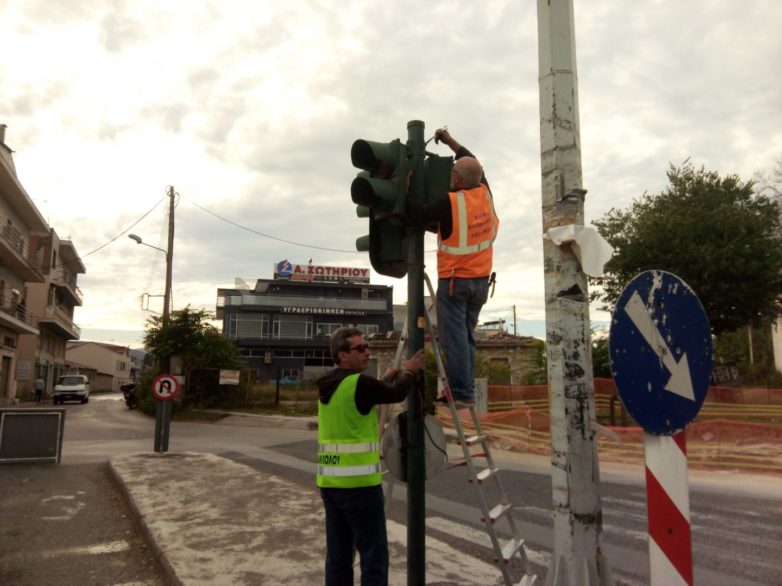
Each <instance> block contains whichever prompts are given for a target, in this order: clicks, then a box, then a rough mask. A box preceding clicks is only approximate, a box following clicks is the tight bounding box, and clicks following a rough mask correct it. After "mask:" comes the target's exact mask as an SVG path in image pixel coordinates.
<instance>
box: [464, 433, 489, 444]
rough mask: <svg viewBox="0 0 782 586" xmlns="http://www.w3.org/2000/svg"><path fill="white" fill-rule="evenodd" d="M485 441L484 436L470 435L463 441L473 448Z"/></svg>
mask: <svg viewBox="0 0 782 586" xmlns="http://www.w3.org/2000/svg"><path fill="white" fill-rule="evenodd" d="M485 439H486V436H485V435H471V436H470V437H468V438H465V439H464V443H465V445H467V446H474V445H476V444H480V443H482V442H483V441H484V440H485Z"/></svg>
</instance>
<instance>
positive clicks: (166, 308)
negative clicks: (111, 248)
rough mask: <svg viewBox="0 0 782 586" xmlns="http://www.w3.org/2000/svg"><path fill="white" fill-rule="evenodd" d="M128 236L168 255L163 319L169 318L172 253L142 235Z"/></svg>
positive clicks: (138, 242)
mask: <svg viewBox="0 0 782 586" xmlns="http://www.w3.org/2000/svg"><path fill="white" fill-rule="evenodd" d="M128 238H130V239H131V240H134V241H135V242H136V244H143V245H144V246H149V247H150V248H154V249H155V250H159V251H160V252H162V253H163V254H165V255H166V289H165V292H164V295H163V319H164V320H167V319H168V314H169V311H170V309H171V257H172V255H171V253H170V252H169V251H168V250H164V249H163V248H158V247H157V246H152V245H151V244H147V243H146V242H144V241H143V240H142V239H141V236H137V235H136V234H128Z"/></svg>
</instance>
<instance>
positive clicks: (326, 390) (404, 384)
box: [317, 368, 416, 415]
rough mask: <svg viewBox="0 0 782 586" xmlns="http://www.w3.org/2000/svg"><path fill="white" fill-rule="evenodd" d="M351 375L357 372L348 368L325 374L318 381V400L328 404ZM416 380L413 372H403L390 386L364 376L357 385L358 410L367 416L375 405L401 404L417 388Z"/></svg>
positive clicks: (361, 376) (336, 369) (359, 378)
mask: <svg viewBox="0 0 782 586" xmlns="http://www.w3.org/2000/svg"><path fill="white" fill-rule="evenodd" d="M351 374H356V371H354V370H350V369H347V368H335V369H333V370H330V371H329V372H327V373H326V374H324V375H323V376H322V377H321V378H319V379H318V381H317V384H318V400H319V401H321V402H322V403H326V404H328V402H329V401H330V400H331V396H332V395H333V394H334V391H336V390H337V387H338V386H339V384H340V383H341V382H342V381H343V380H344V379H345V377H347V376H349V375H351ZM415 380H416V379H415V375H414V374H413V373H412V372H402V373H401V374H400V375H399V376H398V377H397V379H396V382H395V383H394V384H392V385H389V384H386V383H384V382H383V381H382V380H378V379H376V378H375V377H372V376H369V375H367V374H362V375H360V376H359V377H358V382H357V383H356V409H358V412H359V413H361V414H362V415H366V414H367V413H369V412H370V410H371V409H372V407H374V406H375V405H385V404H388V403H400V402H402V401H404V400H405V397H407V395H408V393H410V391H411V390H413V389H414V388H415Z"/></svg>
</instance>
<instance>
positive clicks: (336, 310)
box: [280, 307, 367, 317]
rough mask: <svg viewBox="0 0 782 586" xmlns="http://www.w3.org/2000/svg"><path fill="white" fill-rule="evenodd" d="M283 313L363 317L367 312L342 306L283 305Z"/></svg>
mask: <svg viewBox="0 0 782 586" xmlns="http://www.w3.org/2000/svg"><path fill="white" fill-rule="evenodd" d="M280 309H281V310H282V313H301V314H310V313H313V314H318V315H352V316H358V317H362V316H365V315H366V314H367V312H366V311H362V310H360V309H343V308H342V307H281V308H280Z"/></svg>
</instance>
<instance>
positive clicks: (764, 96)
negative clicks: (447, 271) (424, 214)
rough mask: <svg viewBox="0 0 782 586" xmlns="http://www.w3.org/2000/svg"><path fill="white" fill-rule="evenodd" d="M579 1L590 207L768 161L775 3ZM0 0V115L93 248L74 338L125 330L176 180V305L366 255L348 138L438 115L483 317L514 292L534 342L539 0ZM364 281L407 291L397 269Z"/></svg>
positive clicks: (775, 115) (51, 210)
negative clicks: (485, 298)
mask: <svg viewBox="0 0 782 586" xmlns="http://www.w3.org/2000/svg"><path fill="white" fill-rule="evenodd" d="M575 4H576V6H575V16H576V40H577V51H578V54H577V59H578V83H579V94H580V119H581V140H582V164H583V175H584V187H585V188H586V189H588V191H589V193H588V195H587V199H586V208H585V209H586V217H587V221H590V220H592V219H596V218H599V217H600V216H602V215H603V214H604V213H606V212H607V211H608V210H609V209H610V208H611V207H612V206H615V207H620V208H625V207H627V206H628V205H629V204H630V203H631V202H632V200H633V198H635V197H638V196H640V195H641V194H643V193H644V192H650V193H655V192H659V191H660V190H662V189H663V188H664V187H665V184H666V176H665V172H666V170H667V168H668V165H669V163H674V164H677V165H678V164H680V163H681V162H682V161H684V160H685V159H686V158H687V157H691V159H692V161H693V162H694V163H695V164H696V166H700V165H704V166H706V168H707V169H710V170H716V171H719V172H720V173H722V174H728V173H736V174H738V175H739V176H741V177H742V178H744V179H751V178H752V176H753V175H754V174H755V173H756V172H758V171H763V170H768V169H770V168H771V166H772V165H773V162H774V161H775V160H776V159H779V158H780V157H782V76H781V75H780V73H779V71H780V70H779V64H780V62H781V61H782V59H781V58H782V35H780V34H779V31H780V29H781V28H782V2H779V1H778V0H741V1H740V0H690V1H688V2H681V1H678V0H645V1H643V2H624V1H621V0H576V2H575ZM0 14H1V15H2V17H1V18H0V81H2V92H3V99H2V100H0V123H4V124H7V125H8V129H7V131H6V144H7V145H8V146H10V147H11V148H12V149H13V150H14V151H15V153H14V160H15V163H16V167H17V172H18V175H19V178H20V180H21V182H22V184H23V185H24V187H25V189H26V190H27V192H28V194H29V195H30V197H31V198H32V200H33V201H34V202H35V204H36V205H37V206H38V207H39V209H40V210H41V213H42V214H43V216H44V217H45V218H47V220H48V221H49V223H50V224H51V225H52V226H53V227H54V228H55V230H56V231H57V232H58V234H59V235H60V236H61V237H70V238H71V239H72V240H73V242H74V244H75V246H76V248H77V250H78V251H79V253H80V254H81V255H82V256H83V258H84V264H85V265H86V267H87V273H86V274H85V275H82V276H80V279H79V284H80V287H81V289H82V291H83V293H84V306H83V307H80V308H78V309H77V311H76V316H75V319H76V322H77V323H78V324H79V325H80V326H81V327H82V329H83V339H94V340H103V341H115V342H117V343H123V344H127V343H131V344H133V345H137V344H136V343H135V341H136V340H137V339H138V338H139V333H140V332H141V331H142V330H143V327H144V322H145V320H146V318H147V317H148V316H149V315H150V314H149V313H147V312H145V311H142V309H141V306H140V301H139V298H140V296H141V294H142V293H145V292H146V293H149V294H151V295H160V294H162V292H163V282H164V272H165V262H164V260H165V256H164V255H163V254H162V253H160V252H158V251H155V250H153V249H150V248H147V247H144V246H138V245H137V244H135V243H134V242H133V241H131V240H129V239H128V238H127V233H135V234H138V235H140V236H141V237H142V238H143V239H144V241H145V242H147V243H149V244H152V245H153V246H158V247H160V248H165V247H166V201H165V199H166V198H165V193H166V187H167V186H168V185H173V186H174V187H175V189H176V191H177V193H178V194H179V197H178V203H177V208H176V213H175V217H176V239H175V245H174V307H175V308H180V307H183V306H184V305H186V304H190V305H191V306H192V307H195V308H207V309H210V310H213V309H214V306H215V299H216V292H217V288H218V287H232V286H233V285H234V279H235V278H236V277H240V278H242V279H244V280H245V281H247V282H248V283H250V284H252V283H254V281H255V279H257V278H271V276H272V271H273V266H274V264H275V263H276V262H277V261H279V260H283V259H287V260H290V261H291V262H293V263H306V262H307V261H308V260H309V259H310V258H311V259H312V260H313V263H315V264H323V265H340V266H362V267H368V266H369V261H368V258H367V256H366V254H365V253H358V252H355V245H354V243H355V238H356V237H357V236H360V235H362V234H364V233H365V232H366V231H367V226H366V220H365V219H359V218H357V217H356V215H355V208H354V205H353V204H352V202H351V200H350V191H349V189H350V182H351V181H352V179H353V177H354V176H355V173H356V172H357V170H356V169H354V168H353V167H352V166H351V164H350V145H351V144H352V142H353V141H354V140H355V139H357V138H366V139H370V140H378V141H387V140H391V139H393V138H397V137H401V138H402V139H403V140H404V139H405V138H406V136H407V130H406V124H407V122H408V121H409V120H422V121H424V122H425V124H426V136H427V138H428V137H429V136H430V135H431V134H432V133H433V132H434V130H435V129H436V128H437V127H438V126H442V125H448V128H449V130H450V131H451V132H452V134H453V135H454V137H455V138H456V139H457V140H459V141H460V142H462V143H463V144H465V145H466V146H468V147H469V148H470V149H471V150H473V152H475V154H476V155H477V156H478V157H479V158H480V159H481V161H482V163H483V165H484V167H485V169H486V173H487V176H488V178H489V181H490V182H491V184H492V189H493V192H494V195H495V201H496V206H497V210H498V213H499V215H500V218H501V221H502V226H501V232H500V236H499V238H498V240H497V242H496V253H495V265H496V266H495V268H496V271H497V273H498V281H499V284H498V286H497V289H496V292H495V295H494V297H493V298H492V299H491V300H490V302H489V303H488V304H487V306H486V307H485V308H484V312H483V314H482V320H485V321H488V320H494V319H500V318H503V319H507V320H510V319H511V317H512V315H513V310H514V307H515V311H516V316H517V318H518V320H519V322H518V333H521V334H529V335H538V336H542V335H543V329H542V328H541V327H540V324H541V323H542V320H544V318H545V308H544V304H543V266H542V255H543V253H542V241H541V224H542V221H541V212H540V208H541V195H540V134H539V119H540V113H539V108H538V60H537V50H538V49H537V47H538V45H537V43H538V41H537V15H536V3H535V2H534V1H533V0H509V1H499V0H494V1H490V2H489V1H486V2H477V1H476V2H468V1H464V0H448V1H441V0H431V1H430V2H427V3H422V2H417V1H412V0H411V1H407V0H399V1H395V2H369V1H349V0H341V1H333V2H332V1H329V0H311V1H305V0H290V1H289V2H272V1H271V0H269V1H263V0H247V1H234V0H214V1H209V0H186V1H185V0H181V1H179V0H169V1H167V2H159V1H153V0H127V1H123V0H112V1H109V0H0ZM430 146H432V147H434V143H431V145H430ZM434 150H436V151H437V152H438V153H440V154H448V149H447V147H444V146H443V145H439V146H437V147H434ZM150 210H151V211H150ZM217 216H219V217H217ZM142 217H143V219H141V218H142ZM220 218H223V219H220ZM140 219H141V221H139V220H140ZM137 222H138V223H137ZM432 238H433V237H431V236H429V237H428V239H427V244H426V249H427V250H428V251H432V250H433V249H434V240H433V239H432ZM283 240H284V241H287V242H284V241H283ZM98 249H99V250H98ZM93 251H95V252H93ZM426 262H427V264H428V265H429V266H430V267H431V269H430V271H431V272H432V274H433V273H434V265H435V259H434V254H433V253H431V252H430V253H427V258H426ZM372 282H374V283H384V284H393V285H394V287H395V288H394V293H395V295H394V299H395V301H396V302H403V301H404V300H405V299H406V296H407V285H406V282H405V281H396V280H394V279H389V278H385V277H381V276H378V275H376V274H374V273H373V275H372ZM150 307H151V308H152V309H157V310H158V311H159V310H160V308H161V307H162V300H161V299H160V298H154V297H153V298H152V300H151V305H150ZM606 317H607V316H605V315H601V314H600V312H597V311H593V319H595V320H600V319H606ZM511 329H512V328H511Z"/></svg>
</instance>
